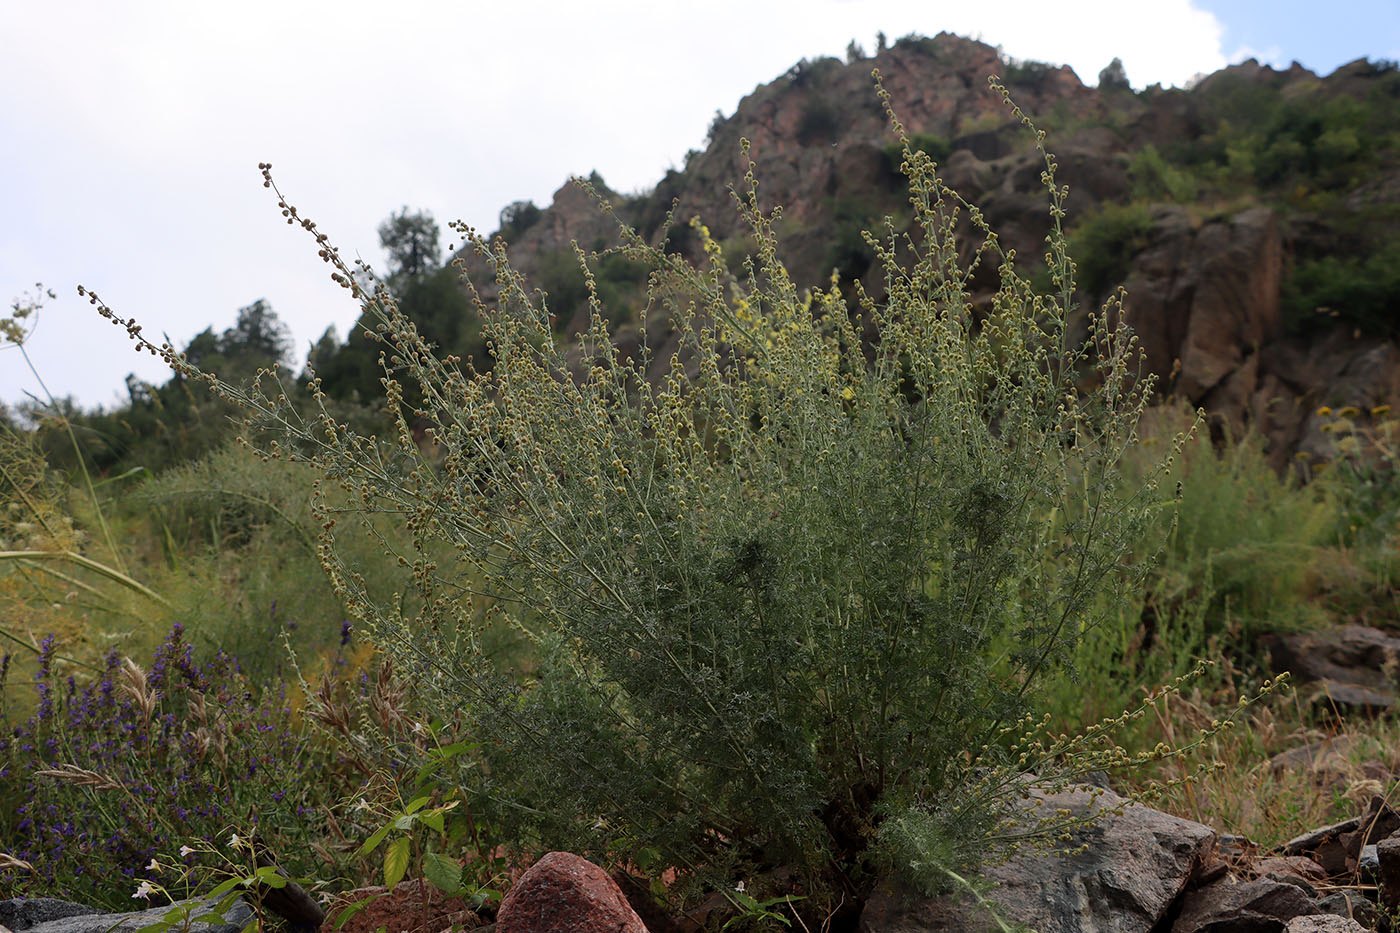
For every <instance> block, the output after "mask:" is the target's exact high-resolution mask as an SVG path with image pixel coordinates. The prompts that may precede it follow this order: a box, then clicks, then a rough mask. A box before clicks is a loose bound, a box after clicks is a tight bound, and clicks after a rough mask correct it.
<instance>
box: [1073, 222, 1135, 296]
mask: <svg viewBox="0 0 1400 933" xmlns="http://www.w3.org/2000/svg"><path fill="white" fill-rule="evenodd" d="M1151 232H1152V213H1151V211H1150V210H1149V209H1148V207H1147V205H1146V204H1142V203H1133V204H1112V203H1105V204H1104V205H1103V206H1102V207H1100V208H1099V209H1098V211H1096V212H1095V213H1093V214H1090V215H1088V216H1086V217H1084V218H1083V219H1082V220H1080V221H1079V223H1077V224H1076V225H1075V226H1074V228H1073V231H1072V233H1071V238H1070V242H1071V249H1072V250H1073V252H1074V255H1075V256H1076V257H1078V258H1077V259H1076V261H1075V263H1076V271H1077V278H1076V282H1077V284H1078V286H1079V287H1080V288H1082V289H1083V290H1084V294H1085V295H1088V296H1093V295H1102V294H1103V293H1104V292H1105V291H1107V290H1108V289H1110V288H1113V287H1114V286H1116V285H1120V284H1122V282H1123V280H1124V278H1126V277H1127V275H1128V268H1129V266H1130V264H1131V263H1132V261H1133V257H1134V256H1136V255H1137V254H1138V253H1139V252H1141V251H1142V250H1143V249H1144V248H1145V247H1146V246H1147V244H1148V236H1149V234H1150V233H1151Z"/></svg>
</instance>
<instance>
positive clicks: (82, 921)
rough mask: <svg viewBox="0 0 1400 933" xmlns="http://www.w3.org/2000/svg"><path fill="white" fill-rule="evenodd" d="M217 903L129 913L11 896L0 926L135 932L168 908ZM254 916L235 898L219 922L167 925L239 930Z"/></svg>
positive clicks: (207, 908) (210, 932) (196, 931)
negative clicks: (108, 911)
mask: <svg viewBox="0 0 1400 933" xmlns="http://www.w3.org/2000/svg"><path fill="white" fill-rule="evenodd" d="M217 904H218V899H217V898H209V899H204V900H201V899H198V898H195V899H191V900H187V901H176V902H175V903H173V904H166V905H164V906H163V907H152V908H149V909H147V910H138V911H131V912H129V913H103V912H101V911H99V910H98V909H96V908H94V907H88V906H85V905H83V904H74V903H70V902H68V901H60V900H55V899H53V898H48V897H32V898H13V899H11V900H8V901H0V927H8V928H9V929H10V930H13V931H14V933H135V931H136V930H139V929H141V928H142V927H146V926H150V925H151V924H153V923H159V922H161V921H162V920H164V919H165V918H166V917H168V916H170V915H171V912H172V911H176V912H180V911H184V910H188V911H189V915H190V917H191V919H193V918H195V917H199V916H202V915H204V914H208V913H210V912H212V911H213V909H214V908H215V906H216V905H217ZM176 916H177V917H178V916H179V913H176ZM254 919H255V917H254V914H253V908H252V907H250V906H248V904H247V903H245V902H244V901H242V900H235V901H234V902H233V904H232V906H230V907H229V909H228V910H227V911H225V912H224V916H223V922H222V923H219V922H216V921H199V922H193V923H191V924H190V925H189V926H188V927H186V926H185V925H184V924H183V923H182V922H181V923H176V924H174V925H172V927H171V929H173V930H181V931H185V930H188V931H189V933H242V931H243V930H245V929H247V928H248V927H250V926H251V925H252V923H253V921H254Z"/></svg>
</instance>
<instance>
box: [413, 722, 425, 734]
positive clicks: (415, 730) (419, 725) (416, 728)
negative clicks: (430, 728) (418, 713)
mask: <svg viewBox="0 0 1400 933" xmlns="http://www.w3.org/2000/svg"><path fill="white" fill-rule="evenodd" d="M422 731H423V724H422V723H421V722H415V723H414V724H413V734H414V735H418V734H420V733H422Z"/></svg>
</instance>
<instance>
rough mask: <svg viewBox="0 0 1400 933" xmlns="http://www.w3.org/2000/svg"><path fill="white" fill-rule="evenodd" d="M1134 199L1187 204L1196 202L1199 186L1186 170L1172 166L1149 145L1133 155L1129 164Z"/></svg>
mask: <svg viewBox="0 0 1400 933" xmlns="http://www.w3.org/2000/svg"><path fill="white" fill-rule="evenodd" d="M1128 177H1129V178H1130V179H1132V184H1133V199H1134V200H1145V201H1172V202H1174V203H1176V204H1186V203H1188V202H1190V201H1194V200H1195V198H1196V190H1197V185H1196V182H1195V180H1194V179H1193V178H1192V177H1191V176H1190V174H1188V173H1187V172H1186V171H1185V170H1183V169H1181V168H1178V167H1176V166H1175V165H1172V164H1171V163H1170V162H1168V161H1167V160H1166V159H1164V158H1163V157H1162V154H1161V153H1160V152H1158V151H1157V147H1156V146H1153V145H1151V144H1150V143H1149V144H1148V145H1146V146H1143V147H1142V148H1141V149H1139V150H1138V151H1137V152H1135V153H1133V156H1132V159H1131V160H1130V162H1129V163H1128Z"/></svg>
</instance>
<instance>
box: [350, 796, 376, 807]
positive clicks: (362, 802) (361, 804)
mask: <svg viewBox="0 0 1400 933" xmlns="http://www.w3.org/2000/svg"><path fill="white" fill-rule="evenodd" d="M351 809H353V810H373V809H374V808H373V807H371V806H370V805H369V801H368V800H366V799H365V798H363V797H361V798H360V799H359V800H356V801H355V806H354V807H352V808H351Z"/></svg>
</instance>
